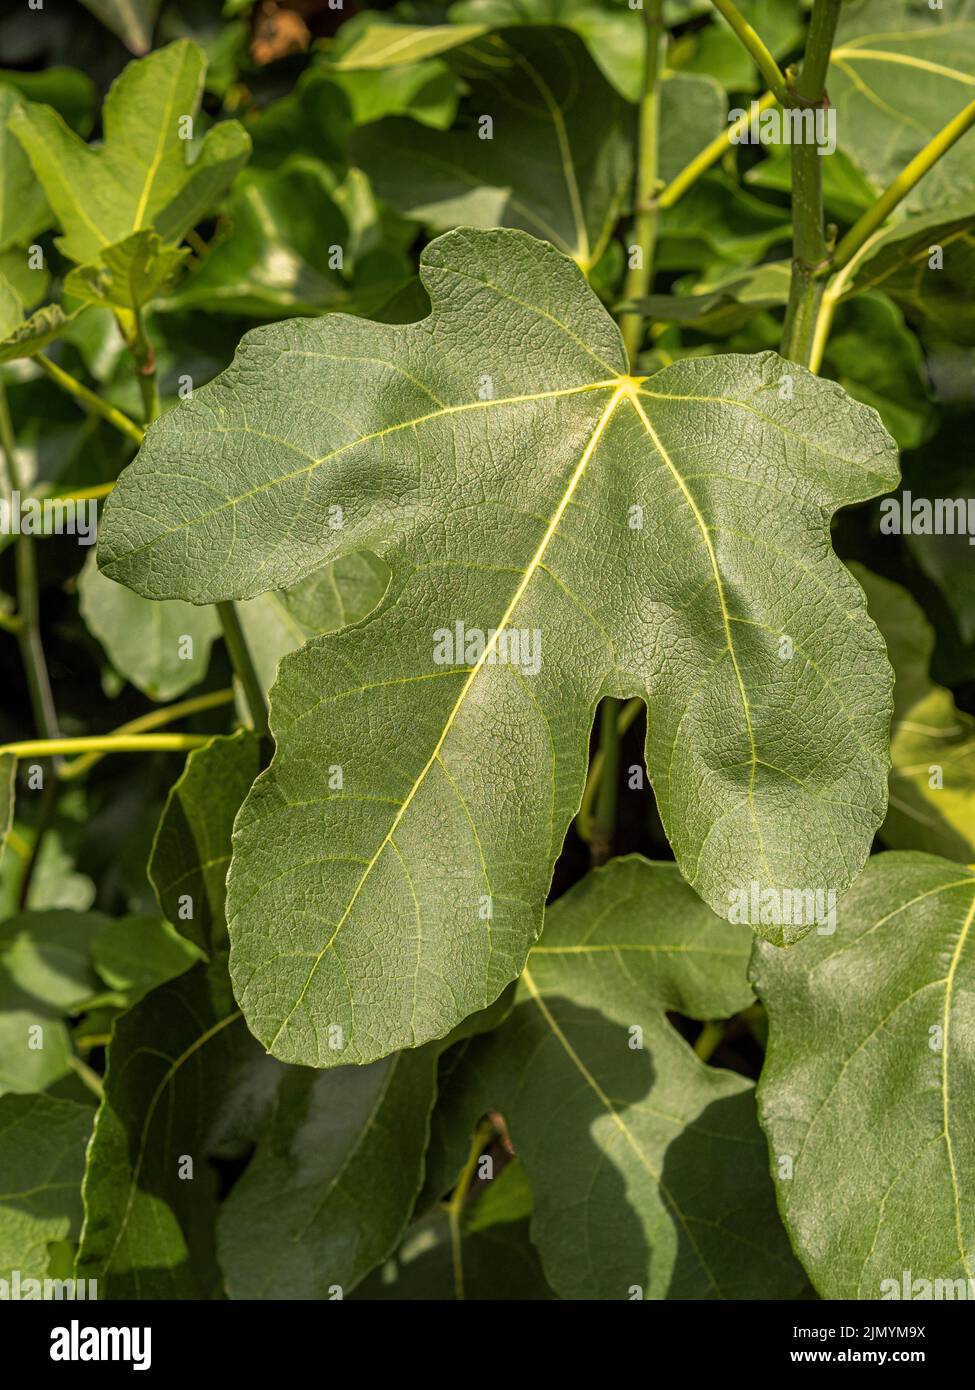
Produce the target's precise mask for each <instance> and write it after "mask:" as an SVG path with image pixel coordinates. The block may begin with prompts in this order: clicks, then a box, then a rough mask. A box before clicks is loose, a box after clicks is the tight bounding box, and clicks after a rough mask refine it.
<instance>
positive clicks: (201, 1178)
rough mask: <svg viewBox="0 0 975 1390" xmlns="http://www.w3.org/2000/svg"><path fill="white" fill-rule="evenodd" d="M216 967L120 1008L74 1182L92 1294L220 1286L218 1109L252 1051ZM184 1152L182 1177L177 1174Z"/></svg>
mask: <svg viewBox="0 0 975 1390" xmlns="http://www.w3.org/2000/svg"><path fill="white" fill-rule="evenodd" d="M255 1054H257V1055H259V1050H258V1048H257V1044H256V1043H255V1042H254V1040H253V1039H252V1038H251V1037H250V1035H249V1034H248V1032H247V1029H246V1027H245V1026H244V1023H243V1021H242V1019H241V1018H240V1015H239V1013H238V1012H237V1010H236V1009H234V1008H233V1001H232V1000H231V999H230V997H229V990H227V988H226V972H225V968H224V969H223V970H222V971H221V969H220V967H219V966H215V967H212V968H209V967H206V966H203V965H199V966H196V967H195V968H194V969H192V970H190V971H189V972H187V973H186V974H184V975H181V976H179V978H178V979H176V980H173V981H171V982H170V983H168V984H165V985H163V986H162V987H161V988H159V989H156V990H153V991H152V993H151V994H148V995H146V997H145V999H143V1000H142V1001H141V1002H140V1003H139V1004H137V1005H136V1006H135V1007H134V1008H133V1009H130V1010H129V1011H128V1013H126V1014H123V1016H122V1017H121V1018H120V1019H119V1020H118V1022H117V1023H116V1025H115V1029H114V1033H113V1036H112V1042H111V1045H110V1048H109V1060H108V1069H107V1071H106V1074H105V1093H104V1098H103V1100H102V1102H101V1105H100V1106H99V1108H98V1113H97V1115H96V1118H95V1129H94V1133H93V1134H92V1138H91V1143H90V1145H89V1149H88V1157H87V1167H86V1172H85V1182H84V1189H83V1193H84V1202H85V1222H84V1227H83V1229H82V1233H81V1246H80V1249H79V1251H78V1277H79V1278H87V1279H97V1280H98V1291H99V1297H102V1298H206V1297H211V1296H213V1295H214V1294H215V1293H216V1292H217V1291H218V1289H219V1275H218V1271H217V1267H216V1256H215V1252H214V1221H215V1216H216V1202H217V1191H216V1189H217V1183H216V1174H215V1172H214V1171H213V1169H212V1168H211V1167H210V1166H209V1165H208V1163H207V1161H206V1160H207V1154H208V1152H209V1151H210V1147H211V1139H212V1136H213V1134H214V1133H215V1132H216V1130H217V1129H218V1122H219V1111H220V1107H221V1105H222V1104H223V1103H225V1102H226V1100H227V1098H228V1097H229V1096H230V1095H231V1094H232V1092H233V1089H234V1086H235V1084H236V1083H237V1080H238V1078H239V1076H240V1075H241V1073H242V1072H244V1070H245V1069H246V1067H247V1066H248V1064H249V1063H251V1062H252V1061H253V1058H254V1055H255ZM185 1158H189V1159H191V1160H192V1162H193V1170H192V1178H189V1177H187V1176H186V1175H185V1171H184V1175H183V1176H180V1168H181V1164H182V1163H183V1161H184V1159H185Z"/></svg>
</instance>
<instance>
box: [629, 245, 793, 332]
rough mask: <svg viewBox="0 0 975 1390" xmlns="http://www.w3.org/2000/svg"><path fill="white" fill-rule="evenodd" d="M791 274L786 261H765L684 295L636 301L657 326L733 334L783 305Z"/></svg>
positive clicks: (787, 293)
mask: <svg viewBox="0 0 975 1390" xmlns="http://www.w3.org/2000/svg"><path fill="white" fill-rule="evenodd" d="M791 273H792V271H791V265H790V263H789V262H788V261H769V262H767V263H766V264H764V265H760V266H756V268H755V269H754V270H752V271H749V272H748V273H747V274H745V275H741V274H739V272H738V271H728V272H726V273H725V274H723V275H722V276H720V277H719V278H718V279H717V280H715V281H707V280H705V281H704V282H702V288H700V289H698V288H697V287H695V288H694V289H693V290H692V292H691V293H688V294H655V295H651V296H650V297H649V298H648V299H641V300H639V301H637V302H638V304H639V306H640V309H641V311H642V313H644V314H645V315H646V317H647V318H649V319H651V320H655V321H657V322H660V323H676V324H679V325H680V326H681V327H682V328H690V329H693V330H694V332H695V333H716V334H718V335H722V334H725V333H734V332H735V331H736V330H737V329H739V328H741V327H742V325H743V324H746V323H748V322H749V320H750V319H751V318H752V317H754V315H755V314H757V313H760V312H761V311H762V310H764V309H772V308H778V307H780V306H781V305H783V304H785V303H787V301H788V298H789V280H790V277H791Z"/></svg>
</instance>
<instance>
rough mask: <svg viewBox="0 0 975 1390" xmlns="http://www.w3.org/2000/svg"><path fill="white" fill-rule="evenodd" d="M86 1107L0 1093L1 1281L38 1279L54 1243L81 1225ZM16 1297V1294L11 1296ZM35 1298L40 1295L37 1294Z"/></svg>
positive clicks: (88, 1125)
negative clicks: (17, 1277) (0, 1094)
mask: <svg viewBox="0 0 975 1390" xmlns="http://www.w3.org/2000/svg"><path fill="white" fill-rule="evenodd" d="M90 1132H91V1110H90V1109H89V1108H88V1107H87V1106H85V1105H75V1104H74V1103H73V1102H72V1101H69V1100H54V1099H52V1098H51V1097H50V1096H10V1095H8V1096H2V1097H0V1279H3V1280H5V1281H6V1282H7V1284H8V1293H9V1283H10V1280H11V1279H12V1278H13V1277H14V1276H15V1272H16V1273H17V1274H19V1277H20V1281H21V1290H22V1292H21V1295H20V1296H21V1297H23V1298H27V1297H30V1294H29V1293H28V1291H27V1290H25V1289H24V1280H26V1279H43V1278H44V1277H45V1276H47V1275H50V1274H52V1273H53V1271H51V1270H50V1269H49V1249H48V1247H49V1246H50V1245H51V1243H52V1242H54V1241H59V1240H73V1239H75V1238H76V1237H77V1235H78V1231H79V1230H80V1228H81V1179H82V1175H83V1174H84V1171H85V1145H86V1143H87V1142H88V1135H89V1133H90ZM10 1296H14V1295H12V1294H11V1295H10ZM37 1297H40V1293H38V1295H37Z"/></svg>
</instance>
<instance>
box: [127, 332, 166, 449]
mask: <svg viewBox="0 0 975 1390" xmlns="http://www.w3.org/2000/svg"><path fill="white" fill-rule="evenodd" d="M132 356H133V359H134V361H135V374H136V377H137V378H138V381H139V390H140V391H141V392H142V414H143V418H144V420H145V422H146V425H147V426H148V425H151V424H152V422H153V420H158V419H159V411H160V404H159V382H158V380H157V378H156V350H155V348H154V347H153V346H152V343H151V341H150V339H149V334H148V333H147V332H146V323H145V319H144V318H143V316H142V310H141V309H136V311H135V338H134V340H133V343H132Z"/></svg>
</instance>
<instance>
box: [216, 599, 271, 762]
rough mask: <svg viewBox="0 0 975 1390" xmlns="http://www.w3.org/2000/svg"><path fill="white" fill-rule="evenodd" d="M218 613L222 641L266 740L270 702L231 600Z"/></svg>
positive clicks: (252, 713) (251, 711)
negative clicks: (225, 645)
mask: <svg viewBox="0 0 975 1390" xmlns="http://www.w3.org/2000/svg"><path fill="white" fill-rule="evenodd" d="M217 613H218V614H219V617H220V626H221V627H222V628H223V640H224V642H225V643H226V644H227V651H228V652H229V654H230V661H231V664H232V665H233V668H234V674H235V675H236V677H237V679H238V680H239V681H240V684H241V687H242V689H243V691H244V699H245V700H246V701H247V708H248V709H249V710H250V715H251V722H252V724H253V725H254V732H255V733H257V734H260V735H261V736H262V737H264V738H267V737H268V735H269V733H270V730H269V728H268V722H267V701H266V700H265V698H264V688H263V686H262V685H261V682H260V681H259V680H258V677H257V671H256V670H255V668H254V662H253V660H252V658H251V654H250V650H249V648H248V646H247V639H246V638H245V636H244V629H243V628H242V627H241V625H240V617H239V616H238V613H237V609H236V608H235V607H234V604H233V602H232V600H229V599H228V600H225V601H224V602H223V603H218V604H217Z"/></svg>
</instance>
